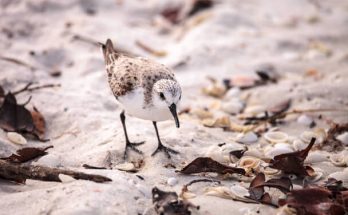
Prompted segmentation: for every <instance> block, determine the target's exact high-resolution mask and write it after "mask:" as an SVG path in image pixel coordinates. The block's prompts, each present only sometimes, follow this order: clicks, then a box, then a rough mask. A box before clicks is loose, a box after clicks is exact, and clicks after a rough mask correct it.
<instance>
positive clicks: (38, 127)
mask: <svg viewBox="0 0 348 215" xmlns="http://www.w3.org/2000/svg"><path fill="white" fill-rule="evenodd" d="M30 113H31V117H32V118H33V123H34V130H33V131H32V133H33V134H34V135H35V136H36V137H37V138H38V139H39V140H44V139H45V130H46V122H45V118H44V117H43V116H42V114H41V113H40V112H39V111H38V110H37V109H36V107H34V108H33V111H31V112H30Z"/></svg>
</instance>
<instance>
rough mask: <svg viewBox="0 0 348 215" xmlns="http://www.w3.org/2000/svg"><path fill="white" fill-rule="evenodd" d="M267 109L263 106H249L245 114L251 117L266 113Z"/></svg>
mask: <svg viewBox="0 0 348 215" xmlns="http://www.w3.org/2000/svg"><path fill="white" fill-rule="evenodd" d="M266 109H267V108H266V107H265V106H263V105H253V106H248V107H246V108H245V109H244V113H246V114H251V115H254V116H255V115H257V114H260V113H264V112H265V111H266Z"/></svg>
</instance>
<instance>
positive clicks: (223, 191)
mask: <svg viewBox="0 0 348 215" xmlns="http://www.w3.org/2000/svg"><path fill="white" fill-rule="evenodd" d="M204 194H205V195H208V196H217V197H220V198H224V199H233V200H239V201H243V202H247V203H256V202H255V201H254V200H252V199H247V198H243V197H241V196H238V195H235V194H234V193H233V192H231V190H230V189H228V187H222V186H220V187H208V188H206V190H205V192H204Z"/></svg>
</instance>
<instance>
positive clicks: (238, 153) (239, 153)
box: [229, 147, 248, 163]
mask: <svg viewBox="0 0 348 215" xmlns="http://www.w3.org/2000/svg"><path fill="white" fill-rule="evenodd" d="M246 151H248V147H245V148H244V149H239V150H233V151H230V152H229V159H230V161H231V162H232V163H234V162H236V161H237V160H239V159H241V158H242V157H243V155H244V153H245V152H246Z"/></svg>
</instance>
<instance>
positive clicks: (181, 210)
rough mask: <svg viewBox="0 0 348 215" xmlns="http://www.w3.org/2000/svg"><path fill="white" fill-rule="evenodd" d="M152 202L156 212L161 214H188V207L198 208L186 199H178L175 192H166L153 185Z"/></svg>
mask: <svg viewBox="0 0 348 215" xmlns="http://www.w3.org/2000/svg"><path fill="white" fill-rule="evenodd" d="M152 202H153V204H154V207H155V211H156V213H157V214H163V215H190V214H191V212H190V210H189V208H196V209H197V210H198V209H199V206H195V205H193V204H192V203H190V202H188V201H187V200H185V199H183V200H181V199H179V196H178V194H177V193H176V192H166V191H162V190H160V189H158V188H157V187H154V188H153V189H152Z"/></svg>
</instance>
